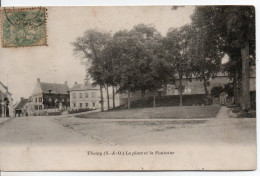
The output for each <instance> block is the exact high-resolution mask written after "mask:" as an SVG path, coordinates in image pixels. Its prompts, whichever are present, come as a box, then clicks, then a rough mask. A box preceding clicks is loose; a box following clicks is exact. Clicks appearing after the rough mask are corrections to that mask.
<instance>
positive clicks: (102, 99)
mask: <svg viewBox="0 0 260 176" xmlns="http://www.w3.org/2000/svg"><path fill="white" fill-rule="evenodd" d="M100 103H101V112H103V111H104V98H103V89H102V85H100Z"/></svg>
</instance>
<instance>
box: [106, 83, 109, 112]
mask: <svg viewBox="0 0 260 176" xmlns="http://www.w3.org/2000/svg"><path fill="white" fill-rule="evenodd" d="M106 89H107V110H109V108H110V102H109V91H108V85H107V88H106Z"/></svg>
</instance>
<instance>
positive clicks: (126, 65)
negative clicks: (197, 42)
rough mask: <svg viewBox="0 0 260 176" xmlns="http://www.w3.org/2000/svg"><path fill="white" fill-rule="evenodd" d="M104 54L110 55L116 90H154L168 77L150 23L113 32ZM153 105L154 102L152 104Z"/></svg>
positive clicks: (160, 43) (157, 41) (158, 37)
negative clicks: (128, 29)
mask: <svg viewBox="0 0 260 176" xmlns="http://www.w3.org/2000/svg"><path fill="white" fill-rule="evenodd" d="M107 49H108V53H109V54H106V55H107V56H108V55H109V57H110V58H113V68H114V69H111V70H113V79H111V80H112V82H113V83H112V82H111V83H112V84H113V85H115V86H118V92H121V93H127V94H128V108H130V93H131V92H135V91H141V94H142V95H143V96H144V95H145V91H146V90H149V91H152V92H154V100H155V93H156V91H157V90H158V89H159V88H161V87H162V85H164V84H165V83H166V80H167V78H168V75H169V74H168V73H167V68H168V67H167V62H166V60H165V58H164V55H163V50H162V40H161V35H160V34H159V33H158V31H157V30H156V29H155V28H154V27H153V26H150V25H144V24H139V25H137V26H134V27H133V29H132V30H130V31H119V32H117V33H115V35H114V37H113V40H112V42H111V43H110V44H109V45H108V48H107ZM154 105H155V103H154Z"/></svg>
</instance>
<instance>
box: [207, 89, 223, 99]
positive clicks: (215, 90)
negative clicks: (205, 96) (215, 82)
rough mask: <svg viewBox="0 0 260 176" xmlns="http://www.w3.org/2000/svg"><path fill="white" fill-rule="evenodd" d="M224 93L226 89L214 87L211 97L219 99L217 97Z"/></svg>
mask: <svg viewBox="0 0 260 176" xmlns="http://www.w3.org/2000/svg"><path fill="white" fill-rule="evenodd" d="M223 91H224V88H223V87H222V86H216V87H213V88H212V89H211V92H210V94H211V96H213V97H215V98H217V97H219V95H220V94H221V92H223Z"/></svg>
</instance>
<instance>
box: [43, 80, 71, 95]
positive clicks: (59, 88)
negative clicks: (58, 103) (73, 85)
mask: <svg viewBox="0 0 260 176" xmlns="http://www.w3.org/2000/svg"><path fill="white" fill-rule="evenodd" d="M40 87H41V89H42V92H43V93H49V91H50V90H51V93H57V94H67V93H68V91H69V86H68V85H67V84H56V83H43V82H40Z"/></svg>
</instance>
